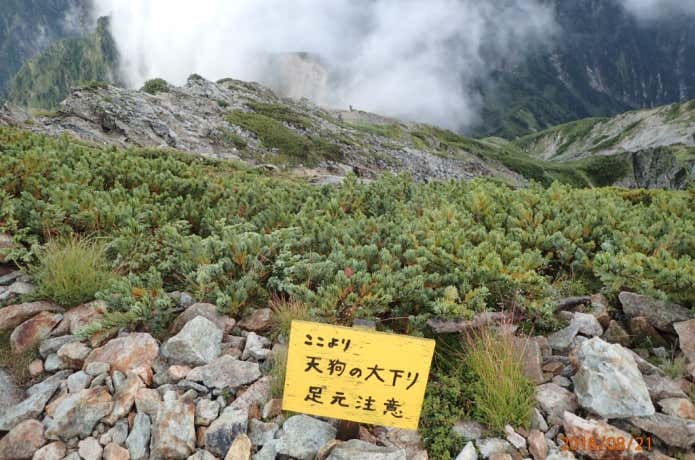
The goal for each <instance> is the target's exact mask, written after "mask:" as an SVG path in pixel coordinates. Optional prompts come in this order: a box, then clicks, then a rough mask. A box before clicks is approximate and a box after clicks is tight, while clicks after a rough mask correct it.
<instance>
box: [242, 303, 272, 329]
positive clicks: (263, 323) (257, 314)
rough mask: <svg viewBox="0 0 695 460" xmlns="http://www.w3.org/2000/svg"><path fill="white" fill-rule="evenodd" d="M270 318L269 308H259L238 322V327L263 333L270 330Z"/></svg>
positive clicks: (270, 311)
mask: <svg viewBox="0 0 695 460" xmlns="http://www.w3.org/2000/svg"><path fill="white" fill-rule="evenodd" d="M272 316H273V311H272V310H271V309H270V308H260V309H258V310H254V312H253V313H251V315H250V316H249V317H247V318H244V319H243V320H242V321H241V322H239V326H240V327H241V328H243V329H246V330H247V331H251V332H264V331H267V330H269V329H270V326H271V319H272Z"/></svg>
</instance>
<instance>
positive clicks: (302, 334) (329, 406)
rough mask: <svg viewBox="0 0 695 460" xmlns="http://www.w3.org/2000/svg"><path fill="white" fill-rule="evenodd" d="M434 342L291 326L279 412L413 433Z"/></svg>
mask: <svg viewBox="0 0 695 460" xmlns="http://www.w3.org/2000/svg"><path fill="white" fill-rule="evenodd" d="M433 353H434V341H433V340H428V339H422V338H417V337H409V336H403V335H397V334H387V333H384V332H374V331H369V330H364V329H358V328H348V327H341V326H332V325H328V324H319V323H310V322H305V321H292V328H291V331H290V342H289V348H288V356H287V370H286V376H285V391H284V397H283V402H282V408H283V410H287V411H292V412H301V413H306V414H311V415H318V416H325V417H332V418H336V419H343V420H351V421H355V422H362V423H368V424H373V425H382V426H393V427H398V428H407V429H412V430H415V429H417V427H418V422H419V420H420V410H421V408H422V401H423V399H424V396H425V387H426V386H427V378H428V376H429V370H430V365H431V363H432V354H433Z"/></svg>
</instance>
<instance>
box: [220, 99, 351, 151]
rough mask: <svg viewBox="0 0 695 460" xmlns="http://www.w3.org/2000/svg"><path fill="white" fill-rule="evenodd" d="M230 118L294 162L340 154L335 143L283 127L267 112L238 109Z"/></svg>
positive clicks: (267, 145) (230, 120)
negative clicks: (265, 113)
mask: <svg viewBox="0 0 695 460" xmlns="http://www.w3.org/2000/svg"><path fill="white" fill-rule="evenodd" d="M227 120H228V121H229V123H231V124H233V125H236V126H241V127H242V128H244V129H246V130H247V131H251V132H252V133H254V134H255V135H256V136H258V139H259V140H260V141H261V142H262V143H263V145H264V146H266V147H267V148H271V149H278V151H279V152H280V153H281V154H283V155H286V156H288V157H289V158H290V159H291V160H294V161H295V162H298V161H302V162H306V163H313V162H316V161H319V160H325V159H332V160H336V159H338V158H339V157H340V149H339V148H338V147H337V146H336V145H335V144H333V143H331V142H328V141H326V140H324V139H321V138H314V137H309V138H307V137H305V136H302V135H300V134H297V133H295V132H294V131H292V130H291V129H289V128H287V127H286V126H284V125H283V124H282V121H278V120H276V119H275V118H272V117H270V116H268V115H264V114H260V113H256V112H243V111H240V110H237V111H234V112H231V113H230V114H229V115H228V116H227ZM290 124H292V123H290Z"/></svg>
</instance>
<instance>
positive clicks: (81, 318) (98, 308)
mask: <svg viewBox="0 0 695 460" xmlns="http://www.w3.org/2000/svg"><path fill="white" fill-rule="evenodd" d="M106 310H107V307H106V303H104V302H103V301H101V300H95V301H94V302H89V303H85V304H82V305H78V306H77V307H74V308H71V309H70V310H68V311H67V312H65V315H64V316H63V321H62V322H61V323H60V325H58V327H57V328H56V330H55V332H54V334H53V335H56V336H58V335H66V334H77V333H78V332H80V331H81V330H82V329H84V328H85V327H87V326H89V325H90V324H91V323H93V322H94V321H99V320H100V319H102V318H103V317H104V314H105V313H106Z"/></svg>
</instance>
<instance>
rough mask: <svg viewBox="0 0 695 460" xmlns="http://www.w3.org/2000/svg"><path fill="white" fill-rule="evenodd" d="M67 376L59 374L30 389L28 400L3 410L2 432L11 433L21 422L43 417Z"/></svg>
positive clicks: (0, 422) (0, 420)
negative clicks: (46, 407)
mask: <svg viewBox="0 0 695 460" xmlns="http://www.w3.org/2000/svg"><path fill="white" fill-rule="evenodd" d="M67 375H68V372H65V371H64V372H59V373H57V374H55V375H53V376H51V377H49V378H47V379H46V380H44V381H43V382H40V383H37V384H36V385H34V386H32V387H30V388H29V389H28V390H27V398H26V399H24V400H22V401H21V402H19V403H17V404H15V405H13V406H10V407H8V408H6V409H5V410H3V412H2V415H0V431H9V430H11V429H12V428H14V426H15V425H17V424H19V423H20V422H23V421H24V420H29V419H31V418H37V417H38V416H39V415H41V413H42V412H43V409H44V407H45V406H46V403H47V402H48V400H49V399H51V396H53V394H54V393H55V392H56V390H57V389H58V387H59V386H60V384H61V383H62V382H63V381H64V380H65V377H67Z"/></svg>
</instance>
